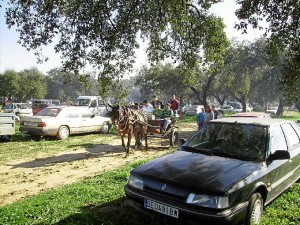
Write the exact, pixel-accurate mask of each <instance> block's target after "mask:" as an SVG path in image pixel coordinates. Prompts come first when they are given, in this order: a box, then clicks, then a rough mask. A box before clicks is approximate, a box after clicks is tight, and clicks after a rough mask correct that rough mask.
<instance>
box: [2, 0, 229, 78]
mask: <svg viewBox="0 0 300 225" xmlns="http://www.w3.org/2000/svg"><path fill="white" fill-rule="evenodd" d="M220 1H221V0H206V1H194V0H172V1H165V0H150V1H137V0H60V1H56V0H22V1H15V0H10V1H9V5H8V8H7V9H6V23H7V24H8V27H9V28H10V27H12V26H16V27H17V31H18V32H19V33H20V40H19V41H20V43H21V44H22V46H24V47H25V48H26V49H28V50H35V51H36V54H37V56H39V58H40V59H43V55H42V51H40V49H41V48H42V47H43V46H45V45H48V44H49V43H53V42H56V41H57V43H55V51H56V52H58V53H61V55H62V57H63V66H64V68H65V69H67V70H71V71H75V72H77V73H78V72H79V71H80V70H81V69H83V68H84V67H85V66H86V65H87V64H89V65H92V66H93V68H94V69H95V70H97V71H98V72H99V75H100V76H103V77H116V76H120V75H121V74H122V73H123V72H124V71H126V70H128V69H130V68H132V65H133V62H134V60H135V49H136V48H138V47H139V44H138V39H139V38H140V39H142V40H144V41H147V42H148V49H147V54H148V57H149V60H150V61H151V62H159V61H160V60H163V59H165V58H167V57H169V58H172V59H173V60H174V62H175V61H176V62H180V63H185V64H187V65H189V66H193V65H194V64H195V63H196V62H197V61H201V62H204V63H207V64H214V65H218V64H221V63H222V59H223V54H224V53H225V49H226V47H227V46H228V40H227V38H226V34H225V32H224V23H223V21H222V19H220V18H218V17H216V16H215V15H213V14H211V13H210V12H209V8H210V7H211V5H212V4H214V3H217V2H220Z"/></svg>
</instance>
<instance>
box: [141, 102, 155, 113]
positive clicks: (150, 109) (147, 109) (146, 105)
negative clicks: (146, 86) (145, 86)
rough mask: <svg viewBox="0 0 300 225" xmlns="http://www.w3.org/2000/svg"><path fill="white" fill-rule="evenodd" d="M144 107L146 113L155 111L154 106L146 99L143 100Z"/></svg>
mask: <svg viewBox="0 0 300 225" xmlns="http://www.w3.org/2000/svg"><path fill="white" fill-rule="evenodd" d="M143 104H144V105H143V107H142V111H143V112H144V113H145V114H152V113H153V110H154V108H153V106H152V105H151V104H150V103H149V101H148V100H144V101H143Z"/></svg>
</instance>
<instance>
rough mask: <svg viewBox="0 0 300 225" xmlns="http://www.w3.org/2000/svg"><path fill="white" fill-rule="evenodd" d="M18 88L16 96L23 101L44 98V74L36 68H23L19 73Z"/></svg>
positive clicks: (45, 89) (45, 88)
mask: <svg viewBox="0 0 300 225" xmlns="http://www.w3.org/2000/svg"><path fill="white" fill-rule="evenodd" d="M19 76H20V80H19V81H20V89H19V90H18V93H17V95H16V96H17V97H18V98H19V100H21V101H24V100H26V99H27V100H28V99H33V98H44V97H45V95H46V91H47V85H46V83H45V79H44V77H45V75H44V74H42V73H41V72H40V71H38V69H37V68H31V69H25V70H23V71H21V72H20V73H19Z"/></svg>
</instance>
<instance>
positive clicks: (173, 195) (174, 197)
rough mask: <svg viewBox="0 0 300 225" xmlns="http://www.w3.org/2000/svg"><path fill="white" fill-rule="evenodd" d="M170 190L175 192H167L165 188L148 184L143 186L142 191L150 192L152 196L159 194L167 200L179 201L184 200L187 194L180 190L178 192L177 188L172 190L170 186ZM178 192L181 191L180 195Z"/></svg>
mask: <svg viewBox="0 0 300 225" xmlns="http://www.w3.org/2000/svg"><path fill="white" fill-rule="evenodd" d="M170 190H171V191H173V192H175V193H171V192H168V191H166V190H158V189H154V188H151V187H148V186H145V187H144V189H143V191H144V192H145V193H147V194H151V195H154V196H160V197H162V198H165V199H169V200H175V201H180V202H186V198H187V196H185V195H183V194H182V192H180V191H179V190H177V191H176V190H174V189H172V188H170ZM179 193H181V195H179Z"/></svg>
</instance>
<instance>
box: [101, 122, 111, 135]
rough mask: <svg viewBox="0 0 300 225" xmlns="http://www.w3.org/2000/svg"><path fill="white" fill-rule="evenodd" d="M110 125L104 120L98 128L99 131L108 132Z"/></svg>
mask: <svg viewBox="0 0 300 225" xmlns="http://www.w3.org/2000/svg"><path fill="white" fill-rule="evenodd" d="M110 127H111V126H110V125H109V123H108V122H104V123H103V124H102V126H101V130H100V133H102V134H108V132H109V130H110Z"/></svg>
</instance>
